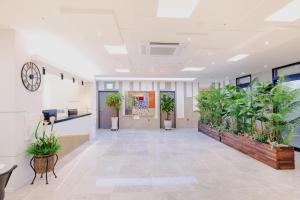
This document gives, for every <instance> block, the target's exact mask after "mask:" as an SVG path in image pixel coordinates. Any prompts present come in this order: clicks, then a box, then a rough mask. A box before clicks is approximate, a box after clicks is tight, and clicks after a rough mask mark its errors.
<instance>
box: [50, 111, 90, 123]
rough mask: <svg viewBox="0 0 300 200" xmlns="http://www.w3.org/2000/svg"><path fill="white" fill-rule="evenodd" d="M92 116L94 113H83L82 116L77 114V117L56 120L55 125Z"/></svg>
mask: <svg viewBox="0 0 300 200" xmlns="http://www.w3.org/2000/svg"><path fill="white" fill-rule="evenodd" d="M91 114H92V113H82V114H77V115H71V116H68V117H65V118H62V119H58V120H55V122H54V124H56V123H60V122H64V121H68V120H72V119H77V118H80V117H85V116H89V115H91Z"/></svg>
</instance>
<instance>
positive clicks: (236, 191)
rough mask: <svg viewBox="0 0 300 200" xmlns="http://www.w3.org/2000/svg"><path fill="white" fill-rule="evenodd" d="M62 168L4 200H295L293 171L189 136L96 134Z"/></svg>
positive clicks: (186, 132)
mask: <svg viewBox="0 0 300 200" xmlns="http://www.w3.org/2000/svg"><path fill="white" fill-rule="evenodd" d="M98 135H99V136H98V138H97V140H95V141H93V142H90V143H88V144H85V145H83V146H82V147H80V148H79V149H77V150H76V151H75V152H73V153H72V154H70V155H69V156H67V157H66V158H64V159H62V160H61V161H60V165H59V169H58V170H57V175H58V179H56V180H55V179H54V178H53V176H51V177H50V184H49V185H45V184H44V180H41V179H39V180H38V181H37V182H36V184H34V185H33V186H32V185H28V186H25V187H24V188H22V189H20V190H19V191H17V192H15V193H8V194H7V199H8V200H21V199H22V200H50V199H53V200H80V199H82V200H83V199H86V200H148V199H153V200H200V199H201V200H202V199H204V200H223V199H224V200H225V199H228V200H250V199H253V200H268V199H270V200H279V199H280V200H281V199H285V200H299V199H300V162H299V161H300V154H299V153H296V165H297V169H296V170H290V171H277V170H274V169H272V168H270V167H268V166H266V165H264V164H262V163H260V162H258V161H256V160H254V159H252V158H249V157H248V156H246V155H244V154H242V153H240V152H237V151H235V150H233V149H231V148H230V147H227V146H225V145H223V144H221V143H218V142H216V141H215V140H213V139H210V138H208V137H207V136H205V135H203V134H200V133H197V131H195V130H192V129H177V130H173V131H168V132H165V131H159V130H121V131H120V132H118V133H117V134H116V133H111V132H109V131H102V132H101V131H99V132H98Z"/></svg>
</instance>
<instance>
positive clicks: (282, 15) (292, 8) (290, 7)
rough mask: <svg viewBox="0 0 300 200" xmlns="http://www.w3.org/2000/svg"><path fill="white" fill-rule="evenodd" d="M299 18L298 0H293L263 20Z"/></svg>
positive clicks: (276, 20) (289, 20) (299, 4)
mask: <svg viewBox="0 0 300 200" xmlns="http://www.w3.org/2000/svg"><path fill="white" fill-rule="evenodd" d="M299 18H300V0H294V1H292V2H290V3H288V4H287V5H286V6H284V7H282V8H281V9H280V10H278V11H277V12H275V13H274V14H273V15H271V16H270V17H268V18H266V19H265V21H275V22H294V21H296V20H297V19H299Z"/></svg>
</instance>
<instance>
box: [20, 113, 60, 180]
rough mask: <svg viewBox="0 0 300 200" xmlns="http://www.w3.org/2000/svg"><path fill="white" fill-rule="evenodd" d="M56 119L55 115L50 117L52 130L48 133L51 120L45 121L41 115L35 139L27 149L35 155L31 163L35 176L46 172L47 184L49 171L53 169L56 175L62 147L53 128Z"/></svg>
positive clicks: (30, 153)
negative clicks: (58, 153)
mask: <svg viewBox="0 0 300 200" xmlns="http://www.w3.org/2000/svg"><path fill="white" fill-rule="evenodd" d="M54 121H55V117H50V123H51V129H50V130H51V131H50V134H47V133H46V132H47V129H48V123H49V122H47V121H45V120H44V117H41V119H40V121H39V122H38V125H37V127H36V129H35V132H34V138H35V139H34V141H33V142H32V143H31V144H30V145H29V147H28V148H27V150H26V152H27V154H28V155H32V156H33V158H32V160H31V162H30V164H31V167H32V169H33V170H34V172H35V177H36V174H43V173H46V183H47V184H48V178H47V172H51V171H52V172H53V174H54V175H55V173H54V167H55V164H56V162H57V159H58V156H57V152H58V151H59V149H60V148H61V145H60V144H59V143H58V139H57V137H56V135H55V132H54V130H53V127H54ZM40 125H43V128H42V133H41V136H40V134H39V127H40ZM55 157H56V159H55ZM32 162H33V164H32ZM35 177H34V179H33V181H32V184H33V182H34V180H35ZM55 177H56V175H55Z"/></svg>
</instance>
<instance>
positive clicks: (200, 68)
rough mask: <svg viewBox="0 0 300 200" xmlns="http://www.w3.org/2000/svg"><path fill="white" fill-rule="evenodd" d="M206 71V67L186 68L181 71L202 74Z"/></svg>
mask: <svg viewBox="0 0 300 200" xmlns="http://www.w3.org/2000/svg"><path fill="white" fill-rule="evenodd" d="M203 70H205V67H185V68H183V69H182V70H181V71H183V72H200V71H203Z"/></svg>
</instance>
